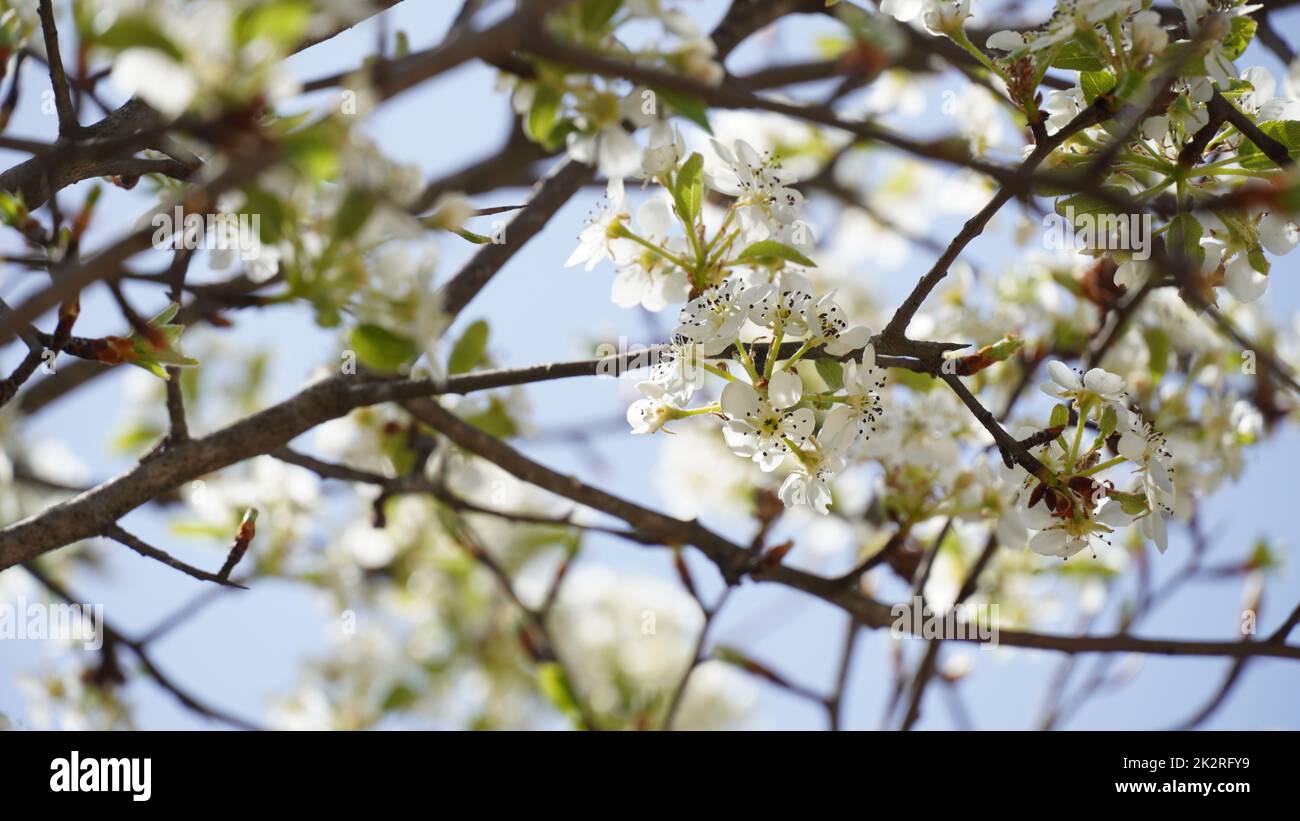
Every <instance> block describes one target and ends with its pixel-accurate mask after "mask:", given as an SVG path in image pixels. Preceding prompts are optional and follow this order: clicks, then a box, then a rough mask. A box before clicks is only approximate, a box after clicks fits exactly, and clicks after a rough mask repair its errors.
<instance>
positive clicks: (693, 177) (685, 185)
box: [673, 151, 704, 225]
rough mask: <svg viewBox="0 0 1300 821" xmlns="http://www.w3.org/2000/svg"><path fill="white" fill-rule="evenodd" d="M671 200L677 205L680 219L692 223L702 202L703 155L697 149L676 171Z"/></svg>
mask: <svg viewBox="0 0 1300 821" xmlns="http://www.w3.org/2000/svg"><path fill="white" fill-rule="evenodd" d="M673 202H674V203H676V205H677V214H678V216H680V217H681V218H682V221H683V222H685V223H686V224H687V225H694V224H695V218H696V217H697V216H698V215H699V213H700V208H701V206H702V205H703V204H704V157H703V156H701V155H700V153H699V152H698V151H697V152H695V153H693V154H691V156H689V157H687V158H686V162H684V163H682V168H681V170H680V171H678V172H677V181H676V183H675V184H674V186H673Z"/></svg>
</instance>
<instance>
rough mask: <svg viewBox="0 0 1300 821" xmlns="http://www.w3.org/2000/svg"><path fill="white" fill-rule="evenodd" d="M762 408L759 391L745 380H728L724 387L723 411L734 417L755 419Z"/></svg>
mask: <svg viewBox="0 0 1300 821" xmlns="http://www.w3.org/2000/svg"><path fill="white" fill-rule="evenodd" d="M761 408H762V405H761V401H760V399H759V396H758V391H756V390H754V389H753V388H752V387H750V386H749V385H746V384H745V383H744V382H728V383H727V386H726V387H725V388H723V389H722V412H723V413H725V414H727V415H728V416H730V417H732V418H733V419H755V418H757V417H758V414H759V411H760V410H761Z"/></svg>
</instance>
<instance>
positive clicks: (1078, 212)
mask: <svg viewBox="0 0 1300 821" xmlns="http://www.w3.org/2000/svg"><path fill="white" fill-rule="evenodd" d="M1101 190H1102V192H1103V193H1104V194H1105V195H1108V196H1111V197H1116V198H1118V199H1120V200H1124V199H1126V198H1127V197H1128V196H1129V193H1128V191H1127V190H1126V189H1124V188H1121V187H1120V186H1118V185H1103V186H1102V187H1101ZM1067 209H1073V211H1074V217H1075V226H1076V227H1078V218H1079V217H1082V216H1084V215H1088V216H1089V217H1094V218H1095V217H1099V216H1102V215H1105V214H1113V213H1114V212H1115V207H1114V206H1113V205H1111V204H1110V203H1108V202H1106V201H1105V200H1104V199H1102V198H1101V197H1096V196H1093V195H1091V194H1075V195H1074V196H1072V197H1063V198H1061V199H1059V200H1057V201H1056V213H1058V214H1060V215H1061V216H1063V217H1064V216H1066V214H1067ZM1090 222H1092V224H1093V225H1096V224H1097V223H1096V220H1095V219H1094V220H1090Z"/></svg>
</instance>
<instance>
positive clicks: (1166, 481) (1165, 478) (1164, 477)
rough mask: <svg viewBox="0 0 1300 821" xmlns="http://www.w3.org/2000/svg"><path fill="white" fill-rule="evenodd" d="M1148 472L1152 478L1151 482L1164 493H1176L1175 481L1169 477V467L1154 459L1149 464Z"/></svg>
mask: <svg viewBox="0 0 1300 821" xmlns="http://www.w3.org/2000/svg"><path fill="white" fill-rule="evenodd" d="M1147 472H1148V473H1149V474H1150V476H1151V481H1152V482H1153V483H1155V486H1156V487H1157V488H1158V489H1159V490H1160V492H1162V493H1173V492H1174V480H1173V477H1171V476H1170V475H1169V467H1168V466H1167V465H1165V463H1164V462H1163V461H1161V460H1160V459H1158V458H1157V459H1152V460H1151V461H1150V462H1148V463H1147Z"/></svg>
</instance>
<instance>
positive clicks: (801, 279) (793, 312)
mask: <svg viewBox="0 0 1300 821" xmlns="http://www.w3.org/2000/svg"><path fill="white" fill-rule="evenodd" d="M742 302H744V303H745V305H746V309H747V310H748V311H749V319H750V321H752V322H753V323H754V324H756V325H762V326H763V327H765V328H773V329H775V328H777V327H778V326H779V327H780V328H781V332H782V333H783V334H785V335H787V336H797V335H799V334H802V333H804V331H806V330H807V329H808V328H807V323H808V318H809V316H810V313H811V316H812V317H813V318H814V319H816V313H815V311H813V310H812V309H813V306H814V302H813V286H812V283H811V282H809V281H808V278H807V277H805V276H803V275H802V274H796V273H795V272H793V271H790V270H784V271H782V272H781V273H780V275H779V276H778V278H777V281H776V282H775V283H773V284H771V285H766V284H763V285H755V286H753V287H752V288H750V289H748V290H746V291H745V296H744V298H743V299H742ZM868 336H870V334H868Z"/></svg>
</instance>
